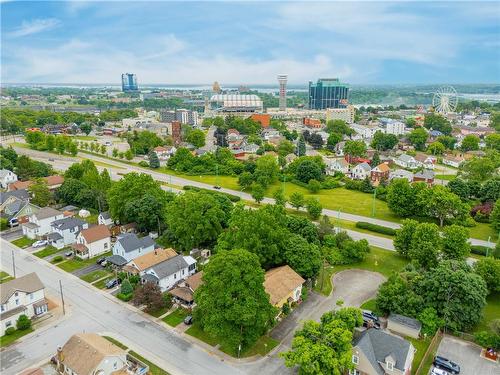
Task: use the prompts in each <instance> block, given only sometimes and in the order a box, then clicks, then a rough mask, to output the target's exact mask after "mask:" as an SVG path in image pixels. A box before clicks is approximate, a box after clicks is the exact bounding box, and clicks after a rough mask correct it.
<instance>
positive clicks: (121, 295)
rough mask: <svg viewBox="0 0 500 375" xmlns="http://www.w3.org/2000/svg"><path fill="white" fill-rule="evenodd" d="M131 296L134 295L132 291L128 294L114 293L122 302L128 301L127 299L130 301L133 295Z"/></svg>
mask: <svg viewBox="0 0 500 375" xmlns="http://www.w3.org/2000/svg"><path fill="white" fill-rule="evenodd" d="M133 296H134V294H133V293H130V294H123V293H118V294H117V295H116V297H117V298H118V299H121V300H122V301H123V302H128V301H130V300H131V299H132V297H133Z"/></svg>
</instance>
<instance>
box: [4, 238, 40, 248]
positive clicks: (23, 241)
mask: <svg viewBox="0 0 500 375" xmlns="http://www.w3.org/2000/svg"><path fill="white" fill-rule="evenodd" d="M35 241H36V240H32V239H29V238H28V237H21V238H18V239H17V240H14V241H10V242H11V243H12V244H13V245H16V246H17V247H20V248H21V249H24V248H26V247H29V246H31V245H32V244H33V242H35Z"/></svg>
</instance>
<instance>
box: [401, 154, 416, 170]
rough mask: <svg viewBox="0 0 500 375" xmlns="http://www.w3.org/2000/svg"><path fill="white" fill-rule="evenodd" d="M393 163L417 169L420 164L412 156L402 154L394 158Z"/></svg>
mask: <svg viewBox="0 0 500 375" xmlns="http://www.w3.org/2000/svg"><path fill="white" fill-rule="evenodd" d="M394 163H395V164H396V165H399V166H400V167H403V168H408V169H417V168H419V167H420V166H421V163H420V162H419V161H417V160H416V159H415V158H414V157H413V156H410V155H406V154H402V155H400V156H399V157H398V158H396V159H394Z"/></svg>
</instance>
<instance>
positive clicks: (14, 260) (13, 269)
mask: <svg viewBox="0 0 500 375" xmlns="http://www.w3.org/2000/svg"><path fill="white" fill-rule="evenodd" d="M12 272H13V274H14V275H13V276H14V279H15V278H16V259H15V258H14V250H12Z"/></svg>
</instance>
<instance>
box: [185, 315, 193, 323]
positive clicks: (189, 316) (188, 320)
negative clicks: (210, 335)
mask: <svg viewBox="0 0 500 375" xmlns="http://www.w3.org/2000/svg"><path fill="white" fill-rule="evenodd" d="M184 324H185V325H190V324H193V316H192V315H188V316H186V317H185V318H184Z"/></svg>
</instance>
